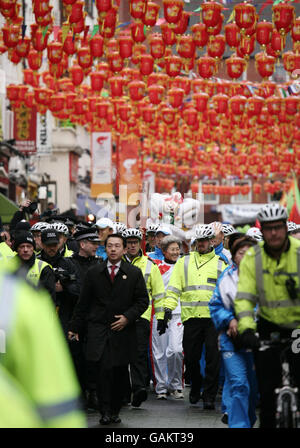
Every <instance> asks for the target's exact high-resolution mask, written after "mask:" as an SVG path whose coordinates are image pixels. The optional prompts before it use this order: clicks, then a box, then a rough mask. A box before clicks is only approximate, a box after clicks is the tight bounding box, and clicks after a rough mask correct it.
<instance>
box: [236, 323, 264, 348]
mask: <svg viewBox="0 0 300 448" xmlns="http://www.w3.org/2000/svg"><path fill="white" fill-rule="evenodd" d="M240 341H241V345H242V347H244V348H252V349H257V348H259V347H260V340H259V339H258V337H257V336H256V335H255V333H254V330H251V329H250V328H249V329H248V330H246V331H244V333H242V334H241V337H240Z"/></svg>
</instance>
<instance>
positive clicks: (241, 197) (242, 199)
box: [231, 180, 252, 204]
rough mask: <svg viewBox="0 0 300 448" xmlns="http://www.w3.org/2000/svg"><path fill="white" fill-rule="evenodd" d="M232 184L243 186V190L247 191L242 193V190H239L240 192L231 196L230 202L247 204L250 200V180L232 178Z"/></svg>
mask: <svg viewBox="0 0 300 448" xmlns="http://www.w3.org/2000/svg"><path fill="white" fill-rule="evenodd" d="M232 185H233V186H240V187H241V188H242V189H243V187H244V192H245V191H246V192H247V194H243V192H241V193H240V194H236V195H233V196H231V203H232V204H249V203H251V202H252V184H251V180H233V181H232Z"/></svg>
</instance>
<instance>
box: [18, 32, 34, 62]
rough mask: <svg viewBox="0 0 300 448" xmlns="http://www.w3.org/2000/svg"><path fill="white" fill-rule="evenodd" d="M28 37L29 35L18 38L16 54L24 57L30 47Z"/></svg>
mask: <svg viewBox="0 0 300 448" xmlns="http://www.w3.org/2000/svg"><path fill="white" fill-rule="evenodd" d="M30 41H31V40H30V38H29V37H26V36H25V37H24V39H19V41H18V43H17V45H16V47H15V50H16V54H17V55H18V56H19V57H20V58H26V57H27V55H28V52H29V49H30Z"/></svg>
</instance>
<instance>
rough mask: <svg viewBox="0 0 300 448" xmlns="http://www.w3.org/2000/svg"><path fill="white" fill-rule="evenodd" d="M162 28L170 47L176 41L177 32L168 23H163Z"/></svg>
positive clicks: (166, 42)
mask: <svg viewBox="0 0 300 448" xmlns="http://www.w3.org/2000/svg"><path fill="white" fill-rule="evenodd" d="M160 28H161V32H162V38H163V40H164V43H165V45H167V46H170V47H171V46H172V45H174V44H175V43H176V34H175V33H174V31H173V30H172V28H171V27H170V26H169V25H168V23H163V24H162V25H161V26H160Z"/></svg>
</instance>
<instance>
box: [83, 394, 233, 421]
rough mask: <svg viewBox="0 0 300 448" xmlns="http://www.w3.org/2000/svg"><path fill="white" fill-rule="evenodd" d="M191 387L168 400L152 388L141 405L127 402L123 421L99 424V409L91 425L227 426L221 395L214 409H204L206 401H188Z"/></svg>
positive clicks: (89, 417) (89, 418) (123, 411)
mask: <svg viewBox="0 0 300 448" xmlns="http://www.w3.org/2000/svg"><path fill="white" fill-rule="evenodd" d="M189 391H190V388H186V389H185V398H184V399H183V400H175V399H174V398H171V397H168V399H167V400H164V401H161V400H157V399H156V396H155V393H154V392H153V391H151V392H149V394H148V400H147V401H146V402H144V403H142V404H141V406H140V407H139V408H133V407H131V406H130V405H129V406H124V407H123V408H122V410H121V413H120V417H121V419H122V423H121V424H118V425H109V426H106V427H105V426H101V425H99V418H100V415H99V414H98V413H94V414H89V415H88V427H89V428H106V429H108V428H120V429H121V428H227V425H224V424H223V423H222V422H221V416H222V413H221V402H220V397H218V401H217V404H216V410H215V411H207V410H204V409H203V402H202V401H199V402H198V403H197V404H196V405H191V404H190V403H189Z"/></svg>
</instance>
